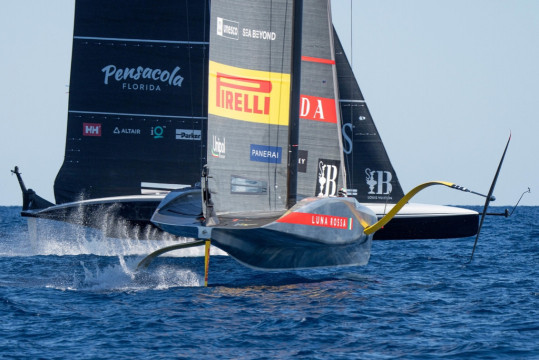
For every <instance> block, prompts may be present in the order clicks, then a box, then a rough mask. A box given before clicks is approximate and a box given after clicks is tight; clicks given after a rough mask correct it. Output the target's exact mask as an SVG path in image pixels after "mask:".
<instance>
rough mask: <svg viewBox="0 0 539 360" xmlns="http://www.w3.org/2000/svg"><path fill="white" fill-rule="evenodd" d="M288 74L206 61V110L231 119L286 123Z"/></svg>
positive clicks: (288, 98) (288, 87) (288, 91)
mask: <svg viewBox="0 0 539 360" xmlns="http://www.w3.org/2000/svg"><path fill="white" fill-rule="evenodd" d="M289 103H290V74H283V73H275V72H268V71H258V70H250V69H242V68H238V67H234V66H229V65H224V64H220V63H217V62H215V61H210V69H209V83H208V113H209V114H210V115H216V116H219V117H225V118H228V119H233V120H241V121H248V122H254V123H262V124H269V125H285V126H286V125H288V116H289V114H288V113H289Z"/></svg>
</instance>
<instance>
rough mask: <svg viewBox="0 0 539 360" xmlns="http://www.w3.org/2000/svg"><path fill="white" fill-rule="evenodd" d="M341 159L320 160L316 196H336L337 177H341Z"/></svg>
mask: <svg viewBox="0 0 539 360" xmlns="http://www.w3.org/2000/svg"><path fill="white" fill-rule="evenodd" d="M340 164H341V162H340V161H339V160H326V159H319V160H318V180H317V181H316V196H320V197H324V196H336V195H337V179H338V178H339V168H340Z"/></svg>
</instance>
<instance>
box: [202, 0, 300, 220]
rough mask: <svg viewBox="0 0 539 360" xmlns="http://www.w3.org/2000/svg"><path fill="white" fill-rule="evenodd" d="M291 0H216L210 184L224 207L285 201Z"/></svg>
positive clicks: (270, 207)
mask: <svg viewBox="0 0 539 360" xmlns="http://www.w3.org/2000/svg"><path fill="white" fill-rule="evenodd" d="M291 18H292V1H291V0H276V1H271V2H268V1H263V0H256V1H243V0H222V1H213V2H212V9H211V25H210V29H211V31H210V33H211V36H210V64H209V86H208V89H209V93H208V109H209V110H208V112H209V115H208V153H207V162H208V167H209V173H210V176H211V177H210V179H209V189H210V191H211V192H212V199H213V201H214V204H215V209H216V211H217V213H218V214H225V213H238V212H245V211H250V212H252V213H254V212H274V211H276V212H279V211H283V210H284V209H285V208H286V197H287V193H286V189H287V187H286V184H287V149H288V148H287V146H288V117H289V114H288V109H289V103H290V61H291V37H292V29H291V25H292V24H291Z"/></svg>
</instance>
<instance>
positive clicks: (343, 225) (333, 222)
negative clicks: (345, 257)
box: [277, 211, 352, 230]
mask: <svg viewBox="0 0 539 360" xmlns="http://www.w3.org/2000/svg"><path fill="white" fill-rule="evenodd" d="M277 222H280V223H287V224H297V225H308V226H322V227H329V228H333V229H344V230H347V229H348V230H352V218H346V217H341V216H332V215H321V214H311V213H302V212H297V211H296V212H292V213H290V214H288V215H286V216H283V217H282V218H280V219H278V220H277Z"/></svg>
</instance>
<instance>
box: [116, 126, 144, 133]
mask: <svg viewBox="0 0 539 360" xmlns="http://www.w3.org/2000/svg"><path fill="white" fill-rule="evenodd" d="M112 133H113V134H114V135H122V134H127V135H140V129H128V128H122V129H120V128H119V127H118V126H116V127H115V128H114V131H113V132H112Z"/></svg>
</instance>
